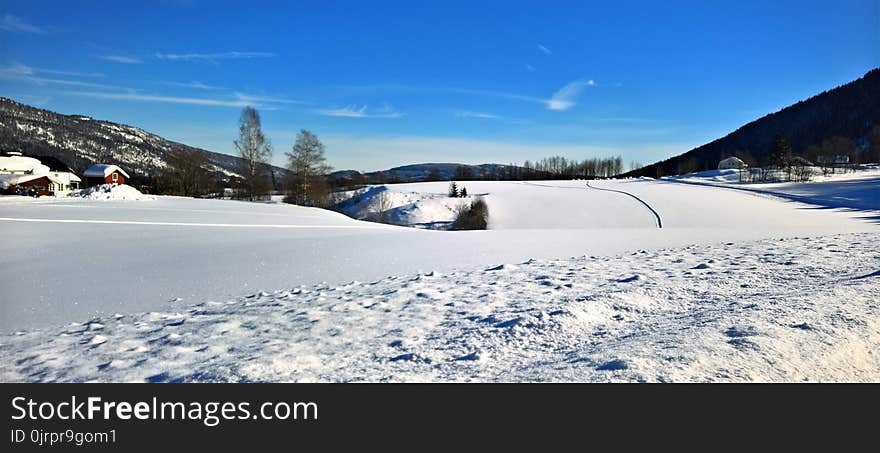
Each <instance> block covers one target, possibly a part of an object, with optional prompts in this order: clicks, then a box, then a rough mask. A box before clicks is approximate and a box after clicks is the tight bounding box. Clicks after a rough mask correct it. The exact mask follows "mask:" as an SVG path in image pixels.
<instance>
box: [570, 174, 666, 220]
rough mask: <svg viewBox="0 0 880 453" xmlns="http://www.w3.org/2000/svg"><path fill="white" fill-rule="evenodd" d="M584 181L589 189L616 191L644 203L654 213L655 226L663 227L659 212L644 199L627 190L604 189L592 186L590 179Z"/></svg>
mask: <svg viewBox="0 0 880 453" xmlns="http://www.w3.org/2000/svg"><path fill="white" fill-rule="evenodd" d="M586 183H587V187H589V188H590V189H593V190H604V191H606V192H617V193H620V194H623V195H627V196H630V197H632V198H634V199H635V200H636V201H638V202H639V203H641V204H642V205H644V206H645V207H646V208H648V210H649V211H651V214H654V220H655V222H656V224H657V228H663V219H661V218H660V213H658V212H657V211H656V210H655V209H654V208H652V207H651V205H649V204H648V203H647V202H646V201H645V200H642V199H641V198H639V197H637V196H635V195H633V194H631V193H629V192H624V191H622V190H616V189H605V188H602V187H594V186H591V185H590V181H587V182H586Z"/></svg>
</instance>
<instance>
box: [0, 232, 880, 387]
mask: <svg viewBox="0 0 880 453" xmlns="http://www.w3.org/2000/svg"><path fill="white" fill-rule="evenodd" d="M878 238H880V235H878V234H877V233H872V234H848V235H837V236H826V237H809V238H806V237H802V238H795V239H785V240H783V239H774V240H764V241H756V242H746V243H739V242H726V243H722V244H716V245H703V246H690V247H686V248H684V249H660V250H655V251H644V250H642V251H636V252H633V253H627V254H623V255H619V256H615V257H609V258H596V257H582V258H576V259H569V260H553V261H541V260H529V261H527V262H524V263H520V264H515V265H510V264H505V265H503V266H494V267H490V268H486V269H482V270H469V271H462V272H454V273H450V274H441V273H436V272H429V273H420V274H409V275H401V276H392V277H388V278H383V279H379V280H376V281H370V282H357V281H354V282H349V283H347V284H342V285H328V284H318V285H308V286H297V287H293V288H291V287H287V288H284V289H279V290H274V291H272V292H255V293H252V294H250V295H248V296H246V297H241V298H236V299H230V300H219V301H210V300H207V299H203V300H201V301H200V302H198V303H196V304H190V305H188V306H185V307H184V306H181V307H179V308H177V309H174V310H170V311H163V312H150V313H143V314H135V315H124V314H118V315H111V316H103V317H95V318H93V319H90V320H87V321H84V322H80V323H73V324H68V325H66V326H64V327H54V328H46V329H41V330H37V331H30V332H20V333H16V334H11V335H5V336H3V337H0V343H2V346H0V350H2V351H3V362H4V364H3V367H2V368H0V369H2V371H0V380H2V381H7V382H8V381H50V382H54V381H92V380H95V381H114V382H118V381H123V382H127V381H147V382H191V381H196V382H202V381H221V382H227V381H232V382H253V381H371V382H377V381H378V382H384V381H506V382H510V381H513V382H521V381H577V382H583V381H600V382H605V381H637V382H645V381H647V382H668V381H675V382H686V381H694V382H706V381H710V382H711V381H787V382H792V381H795V382H796V381H877V380H878V379H880V355H878V354H877V351H878V350H880V285H878V283H877V279H878V278H880V276H878V273H877V272H870V271H869V270H870V269H874V268H875V265H876V262H877V258H878V256H877V253H876V249H875V244H876V243H877V240H878Z"/></svg>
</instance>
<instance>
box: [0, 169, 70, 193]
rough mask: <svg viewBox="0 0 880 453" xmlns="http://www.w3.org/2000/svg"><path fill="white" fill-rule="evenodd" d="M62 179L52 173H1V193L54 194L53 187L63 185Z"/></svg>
mask: <svg viewBox="0 0 880 453" xmlns="http://www.w3.org/2000/svg"><path fill="white" fill-rule="evenodd" d="M61 183H62V182H61V181H60V180H59V179H58V178H56V177H55V176H52V175H33V174H23V175H10V174H0V193H4V194H9V195H36V196H46V195H52V194H53V190H52V187H55V185H59V186H60V185H61Z"/></svg>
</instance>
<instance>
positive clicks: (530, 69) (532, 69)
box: [526, 64, 535, 72]
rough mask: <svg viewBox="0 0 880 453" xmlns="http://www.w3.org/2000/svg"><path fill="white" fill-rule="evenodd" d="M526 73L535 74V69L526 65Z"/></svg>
mask: <svg viewBox="0 0 880 453" xmlns="http://www.w3.org/2000/svg"><path fill="white" fill-rule="evenodd" d="M526 71H529V72H535V67H534V66H532V65H530V64H526Z"/></svg>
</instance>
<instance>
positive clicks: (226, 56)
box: [156, 51, 276, 63]
mask: <svg viewBox="0 0 880 453" xmlns="http://www.w3.org/2000/svg"><path fill="white" fill-rule="evenodd" d="M275 56H276V54H275V53H272V52H236V51H233V52H218V53H156V58H159V59H162V60H172V61H201V62H210V63H216V62H217V60H238V59H243V58H272V57H275Z"/></svg>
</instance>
